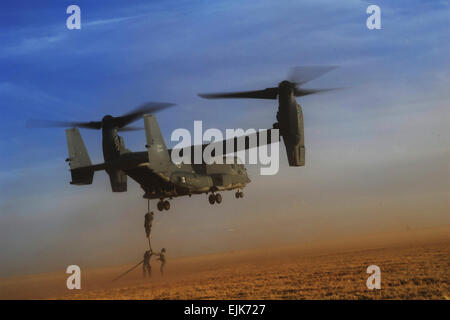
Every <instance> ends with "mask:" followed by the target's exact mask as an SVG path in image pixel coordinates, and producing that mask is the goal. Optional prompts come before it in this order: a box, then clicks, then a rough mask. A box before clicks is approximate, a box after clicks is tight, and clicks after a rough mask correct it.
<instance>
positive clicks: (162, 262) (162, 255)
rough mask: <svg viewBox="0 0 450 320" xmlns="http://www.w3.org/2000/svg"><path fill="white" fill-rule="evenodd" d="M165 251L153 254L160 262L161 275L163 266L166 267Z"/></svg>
mask: <svg viewBox="0 0 450 320" xmlns="http://www.w3.org/2000/svg"><path fill="white" fill-rule="evenodd" d="M165 254H166V249H164V248H162V249H161V252H160V253H155V255H157V256H159V258H158V260H159V261H161V267H160V268H159V270H160V271H161V275H164V266H165V265H166V255H165Z"/></svg>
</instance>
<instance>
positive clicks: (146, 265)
mask: <svg viewBox="0 0 450 320" xmlns="http://www.w3.org/2000/svg"><path fill="white" fill-rule="evenodd" d="M151 257H152V252H151V251H150V250H147V251H145V253H144V261H143V264H142V271H143V272H144V278H145V277H146V276H147V275H148V276H149V277H151V276H152V266H151V265H150V258H151Z"/></svg>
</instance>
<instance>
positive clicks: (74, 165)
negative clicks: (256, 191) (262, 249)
mask: <svg viewBox="0 0 450 320" xmlns="http://www.w3.org/2000/svg"><path fill="white" fill-rule="evenodd" d="M172 105H173V104H170V103H155V102H150V103H146V104H143V105H142V106H140V107H139V108H137V109H136V110H134V111H132V112H130V113H128V114H126V115H123V116H119V117H113V116H110V115H106V116H104V117H103V119H102V120H101V121H90V122H65V121H46V120H34V121H30V122H29V125H30V126H32V127H72V128H69V129H66V138H67V146H68V149H69V158H67V161H68V162H69V165H70V172H71V177H72V181H71V182H70V183H71V184H74V185H89V184H92V181H93V177H94V172H95V171H100V170H105V171H106V173H107V174H108V176H109V179H110V184H111V189H112V191H113V192H125V191H127V177H128V176H129V177H131V178H132V179H133V180H135V181H136V182H138V183H139V184H140V186H141V188H142V189H143V190H144V192H145V193H144V198H146V199H159V200H160V201H159V202H158V204H157V207H158V210H160V211H162V210H169V209H170V202H169V201H168V200H167V199H172V198H174V197H180V196H191V195H194V194H209V197H208V200H209V202H210V203H211V204H214V203H221V202H222V196H221V195H220V193H218V192H219V191H225V190H237V192H236V194H235V196H236V198H242V197H243V192H242V190H243V189H244V187H245V186H246V185H247V184H248V183H249V182H250V179H249V178H248V175H247V171H246V169H245V167H244V165H243V164H240V163H238V161H237V158H236V157H234V159H233V161H231V162H232V164H227V163H226V162H225V161H224V164H215V163H213V164H206V163H204V162H203V163H201V164H193V163H194V161H191V163H192V164H185V163H181V164H175V163H173V162H172V159H171V153H172V152H173V151H174V150H172V149H167V147H166V144H165V142H164V138H163V136H162V134H161V130H160V128H159V125H158V122H157V120H156V117H155V116H154V115H153V114H151V113H149V112H152V113H153V112H156V111H159V110H162V109H165V108H167V107H170V106H172ZM142 117H143V119H144V126H145V133H146V138H147V144H146V148H147V151H143V152H132V151H130V150H129V149H127V148H126V147H125V143H124V140H123V138H122V137H121V136H119V135H118V132H120V131H134V130H139V129H140V128H135V127H130V126H127V125H128V124H129V123H131V122H134V121H136V120H138V119H140V118H142ZM78 128H85V129H97V130H100V129H101V130H102V146H103V158H104V163H101V164H92V162H91V160H90V157H89V154H88V152H87V149H86V146H85V144H84V142H83V139H82V137H81V134H80V131H79V129H78ZM270 131H271V130H267V139H264V142H263V143H261V144H270V143H272V141H271V132H270ZM254 135H255V136H254V137H251V136H245V137H243V139H244V142H245V143H244V144H242V145H239V144H238V143H237V138H234V139H233V140H234V141H232V142H231V141H229V140H223V141H219V142H212V143H213V144H214V143H217V144H223V145H222V146H221V148H223V149H222V150H226V149H225V148H226V145H227V143H229V142H231V143H232V145H233V146H234V153H236V152H237V151H238V149H237V148H238V145H239V146H240V147H241V148H242V147H243V149H249V146H250V141H256V142H257V144H258V145H260V143H259V140H260V138H259V137H260V132H256V133H254ZM251 139H255V140H251ZM274 142H275V141H274ZM277 142H278V141H277ZM208 145H211V144H204V145H200V146H191V147H188V148H192V150H191V155H192V157H193V155H194V148H197V147H200V148H202V151H203V150H204V149H205V148H206V146H208ZM229 145H230V144H229ZM184 149H185V148H183V150H177V151H181V152H180V153H181V154H182V152H183V151H184ZM243 149H241V150H243ZM213 155H214V153H213ZM192 160H193V159H192Z"/></svg>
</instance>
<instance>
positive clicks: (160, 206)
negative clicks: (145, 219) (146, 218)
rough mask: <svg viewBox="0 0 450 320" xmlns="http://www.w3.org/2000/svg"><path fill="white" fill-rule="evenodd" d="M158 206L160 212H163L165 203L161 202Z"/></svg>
mask: <svg viewBox="0 0 450 320" xmlns="http://www.w3.org/2000/svg"><path fill="white" fill-rule="evenodd" d="M156 206H157V207H158V210H159V211H163V210H164V202H163V201H159V202H158V204H157V205H156Z"/></svg>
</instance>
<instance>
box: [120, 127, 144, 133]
mask: <svg viewBox="0 0 450 320" xmlns="http://www.w3.org/2000/svg"><path fill="white" fill-rule="evenodd" d="M140 130H144V128H141V127H123V128H119V129H117V131H120V132H124V131H125V132H126V131H140Z"/></svg>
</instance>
